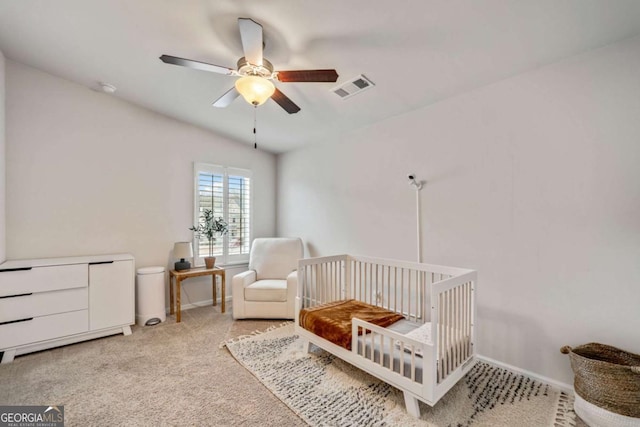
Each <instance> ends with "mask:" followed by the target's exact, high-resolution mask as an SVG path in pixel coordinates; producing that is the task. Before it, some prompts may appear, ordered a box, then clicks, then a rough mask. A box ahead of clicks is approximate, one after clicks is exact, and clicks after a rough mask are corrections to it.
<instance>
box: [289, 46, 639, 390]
mask: <svg viewBox="0 0 640 427" xmlns="http://www.w3.org/2000/svg"><path fill="white" fill-rule="evenodd" d="M638 75H640V38H635V39H632V40H627V41H625V42H622V43H618V44H616V45H612V46H609V47H606V48H603V49H599V50H596V51H592V52H589V53H587V54H585V55H582V56H579V57H574V58H571V59H569V60H567V61H564V62H562V63H558V64H555V65H552V66H548V67H544V68H542V69H539V70H536V71H533V72H530V73H527V74H524V75H521V76H517V77H514V78H510V79H508V80H505V81H502V82H499V83H497V84H494V85H491V86H487V87H484V88H482V89H479V90H476V91H474V92H472V93H468V94H465V95H462V96H459V97H456V98H453V99H450V100H447V101H445V102H441V103H439V104H436V105H432V106H429V107H425V108H422V109H420V110H417V111H414V112H411V113H409V114H405V115H402V116H399V117H394V118H391V119H388V120H386V121H384V122H380V123H378V124H376V125H374V126H371V127H369V128H366V129H361V130H358V131H355V132H352V133H349V134H345V135H343V136H342V137H341V138H340V139H339V140H336V141H325V142H324V143H323V144H319V145H316V146H313V147H309V148H307V149H301V150H298V151H295V152H291V153H288V154H284V155H281V156H280V157H279V162H278V234H279V235H287V236H289V235H291V236H296V235H297V236H300V237H302V238H303V239H304V240H305V242H306V243H307V244H308V247H307V252H308V254H310V255H329V254H337V253H345V252H347V253H354V254H364V255H371V256H381V257H391V258H400V259H409V260H414V259H415V257H416V249H415V242H416V237H415V231H414V230H415V202H414V197H415V193H414V191H413V190H412V189H411V188H410V187H409V186H408V185H407V182H406V178H405V177H406V174H407V173H408V172H413V173H416V174H417V175H418V177H419V178H420V179H426V180H427V181H428V182H427V184H426V186H425V188H424V189H423V190H422V192H421V197H422V203H421V207H422V209H423V217H422V218H423V222H424V232H423V239H424V240H423V242H424V243H423V250H424V260H425V261H426V262H431V263H436V264H445V265H453V266H461V267H471V268H475V269H477V270H478V272H479V290H478V314H479V320H478V332H479V335H478V342H479V346H478V350H479V353H480V354H482V355H484V356H487V357H490V358H493V359H497V360H500V361H502V362H505V363H508V364H511V365H515V366H517V367H520V368H521V369H526V370H529V371H532V372H535V373H538V374H540V375H543V376H547V377H550V378H553V379H556V380H558V381H561V382H565V383H571V382H572V373H571V369H570V367H569V361H568V358H567V357H566V356H563V355H561V354H560V352H559V349H560V347H561V346H562V345H565V344H569V345H572V346H575V345H579V344H583V343H587V342H591V341H596V342H603V343H609V344H612V345H616V346H619V347H621V348H624V349H627V350H629V351H634V352H636V353H640V332H639V331H640V316H639V315H638V313H639V311H638V303H639V302H640V167H639V165H640V142H639V141H640V79H638ZM427 84H428V82H427ZM361 96H362V97H363V98H357V97H356V98H353V99H352V100H349V101H346V102H354V103H357V102H366V96H367V94H366V93H364V94H362V95H361Z"/></svg>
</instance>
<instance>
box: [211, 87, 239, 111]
mask: <svg viewBox="0 0 640 427" xmlns="http://www.w3.org/2000/svg"><path fill="white" fill-rule="evenodd" d="M238 96H240V92H238V91H237V90H236V87H235V86H234V87H232V88H231V89H229V90H228V91H226V92H225V94H224V95H222V96H221V97H220V98H218V99H216V100H215V101H213V106H214V107H218V108H224V107H228V106H229V105H230V104H231V103H232V102H233V101H234V100H235V99H236V98H237V97H238Z"/></svg>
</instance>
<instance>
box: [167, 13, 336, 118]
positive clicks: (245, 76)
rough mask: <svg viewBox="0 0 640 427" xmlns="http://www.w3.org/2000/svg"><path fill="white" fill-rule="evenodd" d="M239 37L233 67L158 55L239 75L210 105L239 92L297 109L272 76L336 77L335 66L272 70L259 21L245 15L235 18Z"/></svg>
mask: <svg viewBox="0 0 640 427" xmlns="http://www.w3.org/2000/svg"><path fill="white" fill-rule="evenodd" d="M238 26H239V27H240V38H241V39H242V49H243V50H244V56H243V57H242V58H240V59H239V60H238V64H237V67H238V68H237V70H234V69H232V68H227V67H222V66H219V65H213V64H207V63H205V62H199V61H194V60H191V59H184V58H178V57H175V56H170V55H162V56H161V57H160V59H161V60H162V62H164V63H166V64H174V65H181V66H183V67H188V68H194V69H196V70H203V71H210V72H213V73H218V74H225V75H227V76H234V77H240V78H239V79H237V80H236V83H235V86H234V87H232V88H231V89H229V90H228V91H227V92H226V93H225V94H224V95H222V96H221V97H220V98H218V99H216V100H215V101H214V102H213V106H214V107H220V108H222V107H227V106H228V105H229V104H231V102H233V100H235V99H236V98H237V97H238V96H239V95H242V96H243V98H244V99H245V100H246V101H247V102H248V103H250V104H252V105H254V106H258V105H261V104H263V103H264V102H265V101H266V100H267V99H269V98H271V99H273V100H274V101H275V102H276V103H277V104H278V105H280V106H281V107H282V108H283V109H284V110H285V111H286V112H287V113H289V114H294V113H297V112H298V111H300V107H298V106H297V105H296V104H295V103H294V102H293V101H292V100H291V99H289V97H287V96H286V95H285V94H283V93H282V92H281V91H280V90H278V89H277V88H276V87H275V85H274V84H273V83H272V80H277V81H279V82H283V83H288V82H328V83H330V82H335V81H337V80H338V73H337V72H336V70H292V71H274V69H273V65H272V64H271V62H269V61H267V59H266V58H264V57H263V55H262V49H263V47H264V42H263V39H262V25H260V24H258V23H257V22H255V21H254V20H252V19H249V18H238Z"/></svg>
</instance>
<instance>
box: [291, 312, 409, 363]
mask: <svg viewBox="0 0 640 427" xmlns="http://www.w3.org/2000/svg"><path fill="white" fill-rule="evenodd" d="M354 317H356V318H358V319H361V320H364V321H367V322H370V323H373V324H374V325H377V326H380V327H382V328H386V327H388V326H390V325H392V324H394V323H396V322H398V321H400V320H403V319H404V317H403V316H402V315H400V314H398V313H395V312H393V311H390V310H387V309H384V308H381V307H376V306H373V305H370V304H367V303H364V302H362V301H358V300H354V299H349V300H341V301H334V302H331V303H328V304H323V305H319V306H316V307H311V308H305V309H302V310H300V326H302V327H303V328H304V329H306V330H308V331H310V332H313V333H314V334H315V335H317V336H319V337H322V338H324V339H326V340H328V341H331V342H332V343H334V344H336V345H339V346H341V347H344V348H346V349H347V350H351V319H353V318H354Z"/></svg>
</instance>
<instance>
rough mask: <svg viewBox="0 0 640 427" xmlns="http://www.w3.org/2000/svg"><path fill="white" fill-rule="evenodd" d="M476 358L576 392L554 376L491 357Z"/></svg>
mask: <svg viewBox="0 0 640 427" xmlns="http://www.w3.org/2000/svg"><path fill="white" fill-rule="evenodd" d="M476 358H477V359H478V360H482V361H483V362H486V363H488V364H490V365H495V366H498V367H499V368H503V369H506V370H507V371H511V372H514V373H516V374H521V375H524V376H525V377H529V378H531V379H532V380H536V381H540V382H542V383H545V384H549V385H552V386H554V387H556V388H558V389H560V390H562V391H564V392H566V393H568V394H571V395H573V393H574V391H573V386H571V385H569V384H566V383H563V382H560V381H556V380H554V379H552V378H548V377H544V376H542V375H539V374H536V373H535V372H531V371H527V370H526V369H521V368H518V367H516V366H513V365H509V364H507V363H504V362H500V361H498V360H494V359H491V358H489V357H485V356H481V355H476Z"/></svg>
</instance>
